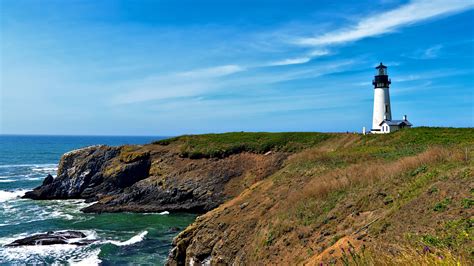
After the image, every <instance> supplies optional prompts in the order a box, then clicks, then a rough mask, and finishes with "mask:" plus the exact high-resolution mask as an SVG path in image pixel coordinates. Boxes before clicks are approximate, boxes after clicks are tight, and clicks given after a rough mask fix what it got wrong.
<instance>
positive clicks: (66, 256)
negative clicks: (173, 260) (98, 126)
mask: <svg viewBox="0 0 474 266" xmlns="http://www.w3.org/2000/svg"><path fill="white" fill-rule="evenodd" d="M161 138H162V137H161ZM161 138H160V137H115V136H114V137H104V136H14V135H0V264H79V265H117V264H147V265H150V264H153V265H160V264H164V262H165V260H166V257H167V255H168V252H169V250H170V249H171V241H172V239H173V237H174V236H175V235H176V234H177V233H178V229H179V230H182V229H184V228H185V227H186V226H187V225H189V224H190V223H192V222H193V221H194V219H195V217H196V216H195V215H194V214H169V213H167V212H163V213H156V214H138V213H105V214H85V213H82V212H81V211H80V209H81V208H84V207H85V206H88V204H87V203H85V202H84V201H83V200H48V201H33V200H30V199H21V198H20V196H22V195H23V194H24V193H25V192H26V191H28V190H31V189H33V188H34V187H36V186H38V185H40V184H41V182H42V181H43V179H44V178H45V177H46V175H47V174H51V175H53V176H56V171H57V167H58V162H59V159H60V157H61V155H62V154H63V153H65V152H68V151H70V150H74V149H77V148H81V147H85V146H89V145H96V144H106V145H112V146H115V145H123V144H146V143H150V142H151V141H153V140H157V139H161ZM61 230H78V231H81V232H83V233H85V234H86V235H87V238H90V239H97V240H98V241H96V242H94V243H93V244H91V245H87V246H75V245H68V244H65V245H49V246H24V247H5V246H4V245H5V244H8V243H10V242H12V241H14V240H16V239H18V238H21V237H25V236H27V235H31V234H34V233H41V232H48V231H61Z"/></svg>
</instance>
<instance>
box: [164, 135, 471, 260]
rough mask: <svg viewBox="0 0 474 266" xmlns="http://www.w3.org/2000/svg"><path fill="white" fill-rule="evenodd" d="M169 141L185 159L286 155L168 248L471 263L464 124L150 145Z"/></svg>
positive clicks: (222, 254) (252, 256)
mask: <svg viewBox="0 0 474 266" xmlns="http://www.w3.org/2000/svg"><path fill="white" fill-rule="evenodd" d="M172 143H173V144H175V145H178V146H179V147H180V151H181V154H182V156H184V157H190V158H209V157H219V158H220V157H225V156H229V155H231V154H235V153H239V152H252V153H266V152H268V151H283V152H286V151H288V152H292V153H293V155H291V156H290V157H289V158H288V159H287V160H286V162H285V163H284V165H283V167H282V168H281V169H280V170H279V171H277V172H276V173H274V174H273V175H271V176H269V177H268V178H266V179H264V180H261V181H258V182H257V183H255V184H254V185H252V186H251V187H250V188H248V189H245V190H243V192H242V193H241V194H240V195H239V196H237V197H236V198H234V199H233V200H230V201H228V202H227V203H225V204H223V205H221V206H220V207H218V208H217V209H215V210H213V211H211V212H209V213H207V214H205V215H203V216H201V217H200V218H199V219H198V220H197V222H196V223H194V224H193V225H191V226H190V227H189V228H188V229H187V230H186V231H184V232H183V233H182V234H181V235H180V236H179V237H178V238H177V239H176V244H177V245H181V247H184V248H185V250H186V253H187V254H188V256H190V255H193V254H200V256H204V257H205V255H209V256H211V253H210V252H211V251H212V257H213V258H219V259H220V260H221V262H224V263H230V262H232V263H237V264H238V263H240V262H243V263H249V264H252V263H264V264H282V265H283V264H284V265H288V264H310V265H319V264H320V263H335V262H338V263H341V264H348V263H349V264H388V265H395V264H413V263H415V264H433V263H435V264H448V265H450V264H452V263H454V264H455V263H458V262H461V263H466V264H469V263H472V262H473V261H474V232H473V224H474V210H473V204H474V203H473V202H474V177H473V173H474V171H473V170H474V164H473V160H472V156H473V155H474V129H473V128H426V127H420V128H412V129H405V130H401V131H398V132H395V133H392V134H387V135H366V136H362V135H358V134H323V133H227V134H208V135H196V136H182V137H177V138H173V139H169V140H164V141H159V142H157V143H156V144H160V145H169V144H172ZM199 239H203V240H206V241H208V240H210V239H212V240H213V241H214V242H212V243H214V244H213V245H211V246H209V244H206V243H199V241H200V240H199ZM190 243H193V244H190ZM216 243H217V244H216ZM200 244H201V245H200ZM204 247H205V248H204ZM234 247H240V248H234Z"/></svg>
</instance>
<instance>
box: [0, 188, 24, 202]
mask: <svg viewBox="0 0 474 266" xmlns="http://www.w3.org/2000/svg"><path fill="white" fill-rule="evenodd" d="M27 191H28V190H27V189H22V190H14V191H5V190H0V202H5V201H8V200H12V199H16V198H18V197H21V196H23V195H25V193H26V192H27Z"/></svg>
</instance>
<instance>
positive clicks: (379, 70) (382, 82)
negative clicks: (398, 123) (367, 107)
mask: <svg viewBox="0 0 474 266" xmlns="http://www.w3.org/2000/svg"><path fill="white" fill-rule="evenodd" d="M375 69H376V71H375V78H374V80H373V81H372V84H373V85H374V114H373V117H372V132H373V133H378V132H380V131H381V126H380V123H382V121H384V120H392V109H391V107H390V92H389V87H390V83H392V82H391V81H390V79H389V78H388V73H387V67H386V66H384V65H383V64H382V63H380V65H379V66H377V67H376V68H375Z"/></svg>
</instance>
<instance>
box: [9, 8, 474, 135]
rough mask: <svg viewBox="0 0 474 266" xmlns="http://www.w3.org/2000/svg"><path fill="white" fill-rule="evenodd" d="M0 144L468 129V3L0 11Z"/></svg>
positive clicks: (472, 27) (473, 82) (471, 112)
mask: <svg viewBox="0 0 474 266" xmlns="http://www.w3.org/2000/svg"><path fill="white" fill-rule="evenodd" d="M0 4H1V9H0V12H1V13H0V15H1V16H0V20H1V35H0V51H1V54H0V56H1V58H0V59H1V69H0V74H1V76H0V78H1V84H0V85H1V88H0V93H1V94H0V96H1V101H0V104H1V106H0V132H1V133H4V134H73V135H81V134H88V135H177V134H185V133H205V132H226V131H344V132H345V131H360V130H361V128H362V127H363V126H366V127H368V128H369V127H370V125H371V119H372V96H373V88H372V85H371V79H372V78H373V75H374V69H373V68H374V67H375V66H376V65H377V64H378V63H379V62H381V61H383V62H384V64H386V65H388V67H389V75H390V78H391V79H392V86H391V88H390V92H391V97H392V99H391V100H392V111H393V113H392V115H393V116H394V118H398V117H400V118H401V116H402V115H403V114H407V115H408V118H409V120H410V121H411V122H412V123H413V124H415V125H416V126H422V125H424V126H454V127H468V126H471V127H472V126H473V125H474V107H473V100H474V94H473V93H474V90H473V87H474V23H473V21H474V2H473V1H472V0H465V1H463V0H450V1H445V0H413V1H396V0H378V1H377V0H375V1H374V0H372V1H332V0H325V1H324V0H321V1H308V0H298V1H296V0H288V1H283V0H282V1H279V0H266V1H253V0H239V1H233V0H227V1H219V0H214V1H206V0H204V1H192V0H185V1H176V0H169V1H164V0H162V1H160V0H156V1H144V0H141V1H118V0H117V1H107V0H104V1H75V0H71V1H62V0H56V1H34V0H32V1H23V0H5V1H0Z"/></svg>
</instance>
